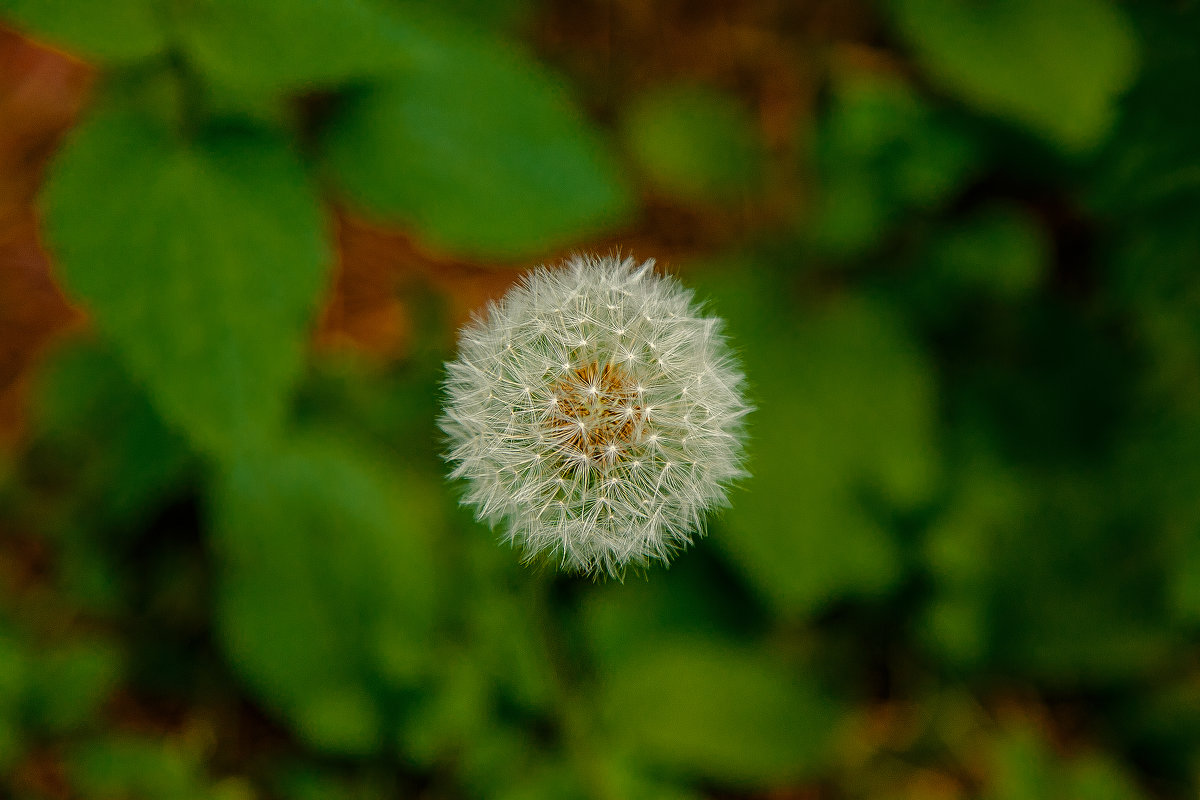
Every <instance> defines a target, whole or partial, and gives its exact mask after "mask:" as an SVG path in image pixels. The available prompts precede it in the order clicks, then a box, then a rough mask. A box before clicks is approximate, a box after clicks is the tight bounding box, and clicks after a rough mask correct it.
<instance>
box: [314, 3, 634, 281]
mask: <svg viewBox="0 0 1200 800" xmlns="http://www.w3.org/2000/svg"><path fill="white" fill-rule="evenodd" d="M408 56H409V59H410V60H409V63H408V64H407V65H406V67H405V69H404V70H403V71H401V72H400V73H399V74H398V75H397V76H396V77H395V78H394V79H392V80H390V81H389V82H388V83H386V84H384V85H380V86H376V87H374V88H372V89H370V90H368V91H365V92H364V93H362V94H360V95H358V96H356V97H354V98H351V99H350V100H349V101H348V102H347V103H346V104H345V106H344V107H343V108H342V109H341V111H340V113H339V114H338V115H337V116H336V117H335V118H334V119H333V120H332V123H331V125H330V130H329V135H328V138H327V140H326V146H327V149H328V155H329V164H330V166H331V168H332V172H333V176H334V178H335V179H336V181H337V183H338V184H339V185H340V186H341V188H342V189H343V190H344V192H345V193H346V195H347V196H348V198H349V199H350V200H351V202H353V203H354V204H356V205H360V206H362V207H363V208H365V210H366V211H368V212H369V213H371V214H374V215H378V216H380V217H383V218H385V219H389V220H394V221H396V222H399V223H401V224H403V225H405V226H408V227H411V228H412V230H413V231H414V232H415V233H416V234H418V235H419V236H421V237H422V238H424V239H426V240H428V242H429V243H430V244H433V245H436V246H438V247H442V248H446V249H447V250H452V251H454V252H456V253H461V254H466V255H473V256H496V257H512V258H515V257H518V256H524V255H529V254H533V253H539V252H544V251H546V250H548V249H550V248H552V247H555V246H558V245H562V244H565V243H567V242H570V241H573V240H576V239H578V238H580V237H583V236H587V235H592V234H595V233H597V232H598V231H600V230H603V229H605V228H607V227H610V226H612V225H613V224H614V223H616V222H617V221H619V220H620V219H621V218H622V217H623V216H624V214H625V213H626V212H627V211H628V207H629V203H630V200H629V196H628V193H627V191H626V189H625V187H624V184H623V183H622V181H621V180H620V177H619V175H618V174H617V171H616V166H615V164H614V162H613V160H612V159H611V157H610V155H609V153H608V151H607V149H606V148H605V146H604V144H603V142H602V141H601V140H600V138H599V137H598V136H597V135H596V133H595V132H594V131H593V130H591V129H590V128H589V127H588V125H587V124H586V123H585V122H584V121H583V119H582V118H581V117H580V114H579V111H578V109H576V108H575V106H574V105H573V104H572V103H571V102H570V100H569V99H568V98H567V96H566V94H565V93H564V92H563V90H562V87H561V86H560V85H559V82H558V80H557V79H556V78H555V77H554V76H552V75H551V74H549V73H547V72H546V71H545V70H544V69H543V68H542V67H541V66H540V65H538V63H537V62H535V61H534V60H532V59H530V58H529V57H528V56H525V55H524V54H521V53H520V52H518V51H517V50H515V49H513V48H511V47H505V46H501V45H499V44H497V43H495V42H492V41H488V40H485V39H483V38H480V37H478V36H477V35H474V34H470V33H467V32H465V31H462V30H454V29H452V28H450V27H446V26H439V27H432V26H428V27H426V28H425V34H424V39H423V43H422V46H421V47H419V48H416V49H414V50H413V51H411V52H410V53H408Z"/></svg>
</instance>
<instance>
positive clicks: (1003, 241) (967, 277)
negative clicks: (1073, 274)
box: [927, 206, 1050, 298]
mask: <svg viewBox="0 0 1200 800" xmlns="http://www.w3.org/2000/svg"><path fill="white" fill-rule="evenodd" d="M1049 251H1050V245H1049V242H1047V241H1046V237H1045V235H1044V234H1043V233H1042V231H1041V230H1040V229H1039V228H1038V226H1037V223H1036V222H1035V221H1034V220H1032V219H1030V217H1029V216H1028V215H1027V214H1025V213H1023V212H1022V211H1020V210H1019V209H1016V208H1011V207H1007V206H996V207H990V208H985V209H981V210H979V211H976V212H975V213H973V214H972V215H970V216H969V217H967V218H966V219H963V220H955V221H954V222H953V223H952V224H951V225H950V226H948V228H947V230H946V231H945V232H944V233H943V234H942V235H940V236H939V237H938V238H937V239H935V241H934V242H933V244H932V246H931V248H930V252H929V254H928V256H927V258H928V265H929V268H930V269H931V270H932V271H933V272H934V274H935V275H936V276H937V277H938V278H939V279H941V281H942V282H943V285H944V286H956V285H957V286H961V287H963V288H965V289H975V290H983V291H989V292H993V293H995V294H997V295H999V296H1001V297H1009V298H1012V297H1019V296H1021V295H1023V294H1026V293H1028V292H1029V291H1031V290H1032V289H1034V288H1036V286H1037V283H1038V281H1039V280H1040V279H1041V278H1042V277H1043V275H1044V273H1045V271H1046V267H1047V265H1048V263H1049V261H1050V252H1049ZM943 291H944V290H943Z"/></svg>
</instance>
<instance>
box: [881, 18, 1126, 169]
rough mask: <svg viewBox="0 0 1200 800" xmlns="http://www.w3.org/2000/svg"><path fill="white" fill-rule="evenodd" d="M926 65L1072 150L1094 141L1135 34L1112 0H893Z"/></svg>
mask: <svg viewBox="0 0 1200 800" xmlns="http://www.w3.org/2000/svg"><path fill="white" fill-rule="evenodd" d="M892 5H893V8H894V9H895V18H896V22H897V24H898V26H899V28H900V31H901V33H903V34H904V35H905V36H906V37H907V38H908V40H909V41H910V42H911V43H912V45H913V47H914V49H915V50H916V55H917V58H918V59H919V60H920V61H921V62H922V63H923V64H924V65H925V67H926V69H928V70H929V72H930V73H931V74H932V75H933V77H934V78H936V79H937V80H938V81H940V82H941V83H942V84H943V85H945V86H946V87H947V88H948V89H949V90H951V91H953V92H955V93H957V94H958V95H959V96H960V97H961V98H962V99H963V100H964V101H965V102H967V103H970V104H971V105H973V106H975V107H976V108H978V109H980V110H981V111H985V112H988V113H992V114H996V115H998V116H1001V117H1005V118H1007V119H1010V120H1012V121H1014V122H1016V123H1018V124H1021V125H1024V126H1026V127H1028V128H1029V129H1031V130H1032V131H1034V132H1035V133H1038V134H1040V135H1042V136H1044V137H1046V138H1047V139H1049V140H1051V141H1053V142H1055V143H1057V144H1059V145H1061V146H1062V147H1064V148H1066V149H1069V150H1083V149H1086V148H1089V147H1091V146H1093V145H1095V144H1097V143H1098V142H1099V141H1100V140H1101V139H1102V138H1103V137H1104V136H1105V135H1106V134H1107V133H1108V131H1109V128H1110V127H1111V126H1112V123H1113V119H1114V117H1115V111H1116V108H1115V106H1116V101H1117V99H1118V97H1119V96H1120V95H1121V93H1122V92H1123V91H1124V90H1125V89H1126V88H1127V87H1128V86H1129V85H1130V83H1131V82H1132V81H1133V78H1134V75H1135V73H1136V72H1137V61H1138V53H1137V41H1136V39H1135V38H1134V36H1133V33H1132V31H1131V30H1130V26H1129V23H1128V21H1127V20H1126V19H1125V17H1124V15H1123V14H1122V13H1121V11H1120V10H1119V9H1118V8H1117V6H1116V5H1115V4H1113V3H1111V2H1109V0H1055V2H1052V3H1047V2H1042V1H1041V0H985V1H984V2H971V3H964V2H960V0H894V2H893V4H892Z"/></svg>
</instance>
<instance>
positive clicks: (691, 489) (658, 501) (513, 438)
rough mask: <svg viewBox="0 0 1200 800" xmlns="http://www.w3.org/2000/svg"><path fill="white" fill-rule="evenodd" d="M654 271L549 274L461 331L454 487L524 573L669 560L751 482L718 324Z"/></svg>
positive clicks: (599, 268) (591, 570)
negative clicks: (531, 563) (545, 563)
mask: <svg viewBox="0 0 1200 800" xmlns="http://www.w3.org/2000/svg"><path fill="white" fill-rule="evenodd" d="M653 265H654V262H653V261H646V262H643V263H640V264H639V263H637V262H636V261H634V259H632V258H624V259H621V258H618V257H614V256H609V257H595V256H575V257H572V258H571V259H569V260H568V261H567V262H566V263H565V264H564V265H563V266H561V267H559V268H556V269H548V268H545V267H539V268H537V269H535V270H533V271H531V272H529V273H528V274H526V275H525V276H524V278H523V279H522V280H521V281H520V282H519V283H518V284H517V285H516V286H515V287H514V288H513V289H511V290H510V291H509V292H508V294H507V295H505V296H504V298H503V299H502V300H501V301H500V302H498V303H493V304H491V305H489V307H488V309H487V312H486V314H483V315H477V316H475V317H474V318H473V319H472V320H471V322H470V323H468V324H467V325H466V326H465V327H464V328H463V329H462V331H461V332H460V335H459V352H458V358H457V359H456V360H455V361H454V362H452V363H450V364H448V365H447V378H446V384H445V388H446V409H445V413H444V414H443V416H442V418H441V420H440V425H441V427H442V430H443V431H444V432H445V433H446V436H447V439H448V452H447V454H446V458H447V460H448V461H449V463H450V464H451V466H452V469H451V476H452V477H455V478H462V479H464V481H465V491H464V496H463V502H464V503H465V504H468V505H471V506H473V507H474V508H475V511H476V515H477V517H478V518H480V519H482V520H484V521H486V522H488V523H489V524H491V525H492V526H494V527H498V528H500V529H501V530H502V531H503V534H504V536H505V537H506V538H507V540H509V541H510V542H512V543H513V544H515V545H517V546H518V547H519V548H520V549H521V550H522V551H523V553H524V555H525V557H526V559H527V560H529V559H534V558H537V557H539V556H549V557H550V558H553V559H556V560H557V561H558V562H559V564H560V565H561V566H562V568H564V569H566V570H569V571H576V572H582V573H588V574H607V575H613V576H620V575H622V574H623V573H624V570H625V569H626V568H627V567H628V566H639V567H640V566H644V565H646V564H648V563H650V562H652V561H663V562H666V561H668V560H669V559H670V558H671V556H672V555H673V554H674V553H675V552H677V551H678V550H680V549H681V548H683V547H685V546H686V545H687V544H689V543H690V542H691V540H692V538H693V537H695V536H698V535H703V533H704V528H703V525H704V517H705V515H706V514H707V512H709V511H710V510H712V509H714V508H717V507H720V506H722V505H725V504H726V503H727V495H728V490H729V487H730V485H731V483H732V482H733V481H734V480H736V479H737V478H739V477H741V476H742V475H743V474H744V471H743V469H742V460H743V438H744V437H743V419H744V417H745V415H746V414H747V412H748V411H749V407H748V406H747V404H746V402H745V399H744V397H743V393H742V385H743V381H744V377H743V375H742V373H741V370H740V369H739V367H738V365H737V363H736V362H735V360H734V358H733V357H732V355H731V353H730V351H729V349H728V346H727V345H726V343H725V340H724V337H723V336H722V334H721V323H720V320H718V319H715V318H712V317H705V316H703V315H702V313H701V311H700V309H699V307H698V306H697V305H696V303H695V302H694V301H693V299H692V293H691V292H690V291H689V290H687V289H685V288H683V286H681V285H680V284H679V283H678V282H677V281H676V280H674V279H673V278H670V277H664V276H660V275H656V274H655V273H654V272H653ZM698 412H703V413H698Z"/></svg>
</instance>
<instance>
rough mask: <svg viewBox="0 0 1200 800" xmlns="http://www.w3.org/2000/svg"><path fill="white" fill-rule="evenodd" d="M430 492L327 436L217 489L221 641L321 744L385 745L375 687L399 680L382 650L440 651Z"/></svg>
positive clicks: (250, 678)
mask: <svg viewBox="0 0 1200 800" xmlns="http://www.w3.org/2000/svg"><path fill="white" fill-rule="evenodd" d="M428 495H429V492H428V489H427V488H426V487H425V486H424V484H423V482H422V481H421V480H420V479H418V478H417V477H415V476H412V475H405V474H402V473H399V472H397V471H395V470H393V469H391V468H389V467H388V466H386V465H385V464H384V463H382V462H379V461H378V460H376V459H374V458H373V457H371V456H370V455H369V454H368V453H367V452H366V451H365V450H363V449H361V448H354V447H351V446H349V444H348V443H345V442H340V441H337V440H331V439H324V438H321V437H307V438H302V439H300V440H298V441H295V442H293V443H292V444H291V445H290V446H289V447H288V448H286V449H284V450H282V451H280V452H278V453H276V454H274V455H272V456H264V457H262V458H261V459H256V460H252V461H246V462H241V463H238V464H236V465H234V466H233V467H232V468H231V469H230V470H229V472H228V473H227V474H226V475H225V476H224V478H223V480H222V481H221V483H220V486H219V487H218V490H217V494H216V498H215V518H216V531H217V543H218V545H219V550H220V552H221V554H222V556H223V561H224V565H223V569H222V571H221V574H220V583H219V587H218V624H219V630H220V635H221V639H222V643H223V644H224V647H225V649H226V652H227V653H228V656H229V658H230V660H231V661H232V662H233V664H234V666H235V667H236V668H237V669H238V671H239V672H240V673H241V675H242V677H243V678H244V679H245V680H246V681H247V683H248V684H249V685H250V686H251V688H252V689H253V690H254V691H255V692H256V693H257V694H258V695H259V696H260V697H261V698H262V700H263V701H264V702H265V703H266V704H267V705H268V706H269V707H271V708H273V709H275V710H277V711H278V712H280V713H282V714H283V715H285V716H286V717H288V718H290V719H291V720H292V721H293V722H294V723H295V724H296V726H297V728H298V730H299V732H300V733H301V734H303V735H304V737H305V738H306V739H307V740H308V741H310V742H311V743H313V744H315V745H317V746H319V747H324V748H327V749H330V750H333V751H337V752H348V753H367V752H371V751H373V750H375V749H376V748H378V747H379V745H380V744H381V738H380V737H381V735H382V728H381V726H382V722H381V719H382V716H381V715H382V714H383V711H382V709H381V708H380V706H379V702H380V699H379V697H380V695H379V694H377V693H376V691H377V690H378V691H382V690H383V689H385V688H386V687H388V686H389V683H388V680H387V679H388V678H389V677H392V678H394V677H395V675H394V673H392V672H390V671H388V670H385V669H384V667H385V666H386V665H385V664H383V663H382V662H381V661H380V647H381V645H380V643H381V642H383V641H386V642H396V641H398V640H400V641H407V642H408V644H409V647H410V648H411V649H412V650H413V651H415V652H418V653H420V652H425V651H426V649H427V648H428V646H429V645H428V642H429V640H428V636H429V629H430V626H431V625H432V620H433V613H434V580H433V563H432V562H433V555H432V544H431V543H432V540H433V538H434V537H435V536H436V535H437V533H438V531H437V527H438V524H439V523H438V522H437V517H436V514H435V511H434V510H433V508H431V505H430V501H429V499H428ZM393 646H395V645H393ZM396 688H399V687H396Z"/></svg>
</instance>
